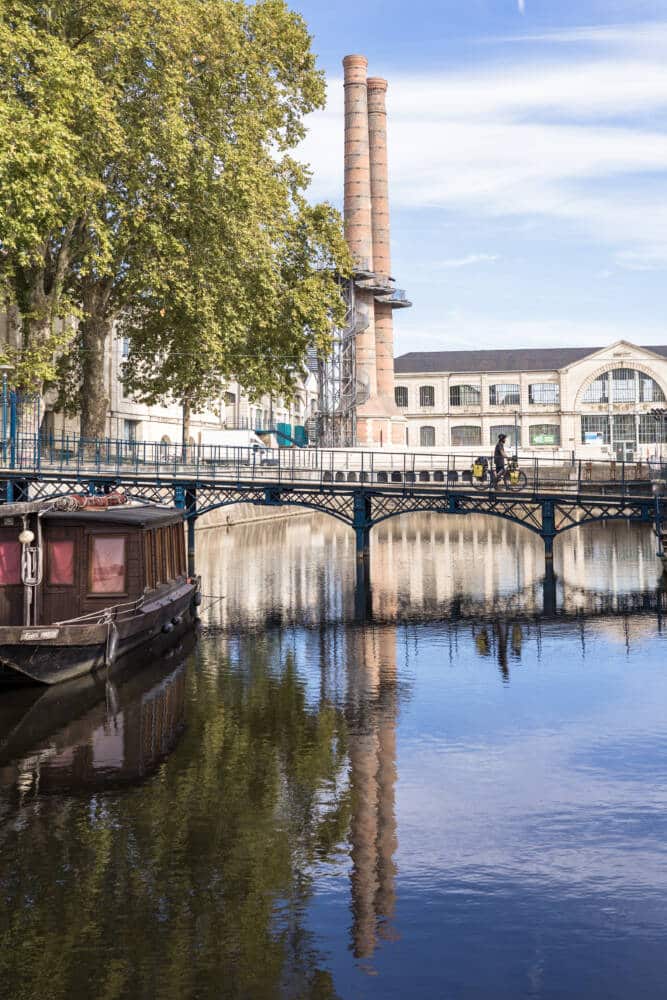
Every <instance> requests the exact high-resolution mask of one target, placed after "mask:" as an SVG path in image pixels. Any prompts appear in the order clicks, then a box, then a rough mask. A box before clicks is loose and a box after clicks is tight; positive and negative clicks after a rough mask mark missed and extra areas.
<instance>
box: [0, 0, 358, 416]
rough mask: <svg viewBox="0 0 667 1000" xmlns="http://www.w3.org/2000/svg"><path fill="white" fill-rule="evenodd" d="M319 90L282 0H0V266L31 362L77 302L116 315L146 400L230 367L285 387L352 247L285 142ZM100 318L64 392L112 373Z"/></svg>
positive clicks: (58, 343)
mask: <svg viewBox="0 0 667 1000" xmlns="http://www.w3.org/2000/svg"><path fill="white" fill-rule="evenodd" d="M324 93H325V90H324V80H323V76H322V74H321V73H320V72H319V71H317V69H316V68H315V60H314V56H313V53H312V50H311V47H310V38H309V35H308V32H307V29H306V26H305V24H304V22H303V19H302V18H301V17H300V16H299V15H297V14H295V13H294V12H292V11H290V10H289V9H288V8H287V6H286V4H285V2H284V0H258V2H256V3H246V2H242V0H194V2H193V0H113V2H112V0H89V2H86V3H85V4H82V3H81V2H80V0H58V2H55V0H54V2H46V0H45V2H42V3H39V4H34V3H30V2H19V0H5V2H4V4H3V7H2V15H1V18H0V233H1V234H2V236H1V237H0V263H1V273H0V280H3V279H4V281H5V283H6V284H7V285H8V286H9V287H10V288H11V289H12V294H13V298H14V300H15V301H16V302H17V303H18V305H19V308H20V312H21V316H22V320H23V327H24V332H25V334H26V342H27V343H29V344H33V345H35V348H34V349H35V350H37V349H39V350H40V351H41V355H40V358H41V357H42V356H43V357H44V362H42V361H41V360H40V361H39V363H37V362H36V359H35V358H34V356H33V355H27V356H26V360H25V363H24V367H26V368H27V369H31V367H32V369H33V374H34V379H33V380H34V381H40V380H42V379H43V378H44V377H52V376H53V370H52V366H51V369H49V368H48V364H46V362H47V361H48V363H49V364H50V363H51V362H52V360H53V352H54V350H62V347H63V343H64V341H63V340H62V339H60V340H56V339H54V338H55V337H56V333H57V330H58V329H60V327H59V326H58V324H57V322H56V321H57V319H58V318H59V317H63V316H65V315H71V314H72V312H73V311H75V312H78V314H79V315H80V317H81V321H82V323H83V324H84V325H85V324H86V323H87V322H88V321H89V320H90V324H91V326H92V327H93V328H94V331H103V330H104V328H105V327H104V323H102V322H101V320H102V319H104V320H107V321H111V320H113V319H115V318H117V317H119V316H120V317H121V318H122V322H123V327H124V332H125V334H126V335H128V336H129V337H130V340H131V353H130V358H129V362H128V365H127V367H126V383H127V387H128V389H129V390H131V391H134V392H136V393H137V394H138V395H140V396H142V397H143V398H144V399H146V400H147V401H157V400H165V399H168V398H173V399H178V400H182V401H184V402H186V403H187V405H188V406H189V407H191V408H193V409H198V408H201V407H203V406H204V405H205V404H207V403H211V402H212V401H214V400H216V399H217V398H219V395H220V380H221V379H222V378H229V377H232V376H233V377H238V378H240V380H241V382H242V383H243V385H244V387H245V388H246V389H247V390H248V391H250V392H251V393H255V394H260V393H263V392H265V391H271V392H274V393H279V394H281V395H285V396H289V395H290V392H291V390H292V387H293V384H294V380H295V375H296V373H297V372H298V370H299V369H300V366H301V364H302V362H303V358H304V355H305V352H306V349H307V348H308V347H309V346H311V345H316V346H319V347H323V346H324V345H325V344H326V343H327V338H328V336H329V333H330V330H331V327H332V324H334V323H335V322H338V321H340V319H341V317H342V303H341V298H340V294H339V286H338V284H337V282H336V280H335V278H334V272H335V271H338V272H339V273H345V272H346V271H347V269H348V268H349V266H350V261H349V257H348V253H347V248H346V246H345V243H344V240H343V237H342V227H341V221H340V218H339V216H338V214H337V213H336V212H335V211H334V210H333V209H332V208H331V207H330V206H328V205H318V206H314V207H313V206H311V205H309V204H307V202H306V201H305V200H304V191H305V188H306V187H307V183H308V172H307V170H306V169H305V168H304V167H303V166H302V165H300V164H298V163H297V162H295V161H294V160H293V159H292V158H291V156H290V151H291V150H292V149H293V148H294V147H295V145H296V144H297V143H298V142H299V141H300V139H301V138H302V137H303V135H304V115H305V114H307V113H308V112H310V111H312V110H313V109H314V108H317V107H321V106H322V104H323V102H324ZM106 328H107V329H108V322H107V327H106ZM94 335H95V336H98V335H99V336H102V335H103V334H102V333H101V332H100V333H99V334H98V333H95V334H94ZM90 337H91V333H90V331H88V333H87V335H86V334H84V336H83V338H82V339H79V340H77V341H76V342H74V343H73V344H72V355H73V358H72V359H71V360H70V361H69V362H67V363H66V365H65V367H66V369H67V373H68V377H67V378H66V379H65V380H64V383H63V385H64V390H65V391H64V392H63V400H64V402H69V404H70V406H71V405H73V404H74V405H76V404H78V402H79V400H80V397H81V394H82V391H84V383H85V393H89V392H90V391H91V385H92V391H97V387H98V385H99V384H101V380H99V379H96V378H95V372H94V371H93V370H91V365H92V366H95V365H97V366H99V363H100V362H99V357H100V352H99V351H97V350H90V349H89V350H88V351H86V350H83V351H81V349H80V348H81V344H82V343H84V344H85V343H87V344H88V345H89V348H90V343H91V340H90ZM156 358H157V363H156ZM45 364H46V368H45V367H44V366H45Z"/></svg>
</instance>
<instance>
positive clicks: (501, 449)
mask: <svg viewBox="0 0 667 1000" xmlns="http://www.w3.org/2000/svg"><path fill="white" fill-rule="evenodd" d="M505 441H507V435H506V434H499V435H498V443H497V444H496V447H495V451H494V452H493V464H494V465H495V467H496V475H495V482H496V483H497V482H498V481H499V480H500V479H502V478H503V476H504V475H505V464H506V462H507V453H506V451H505Z"/></svg>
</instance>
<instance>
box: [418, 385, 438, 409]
mask: <svg viewBox="0 0 667 1000" xmlns="http://www.w3.org/2000/svg"><path fill="white" fill-rule="evenodd" d="M419 405H420V406H435V389H434V388H433V386H432V385H420V386H419Z"/></svg>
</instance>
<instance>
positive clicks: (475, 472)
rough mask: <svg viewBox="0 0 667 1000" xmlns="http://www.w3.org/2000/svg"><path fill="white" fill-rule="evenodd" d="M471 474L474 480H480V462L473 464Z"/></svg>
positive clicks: (481, 471) (481, 469)
mask: <svg viewBox="0 0 667 1000" xmlns="http://www.w3.org/2000/svg"><path fill="white" fill-rule="evenodd" d="M472 474H473V476H474V477H475V479H481V478H482V476H483V475H484V466H483V465H482V463H481V462H475V464H474V465H473V467H472Z"/></svg>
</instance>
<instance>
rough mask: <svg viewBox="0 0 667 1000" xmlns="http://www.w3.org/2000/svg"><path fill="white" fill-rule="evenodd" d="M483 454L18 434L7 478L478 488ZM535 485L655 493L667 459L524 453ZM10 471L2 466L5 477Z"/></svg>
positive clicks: (6, 458)
mask: <svg viewBox="0 0 667 1000" xmlns="http://www.w3.org/2000/svg"><path fill="white" fill-rule="evenodd" d="M478 454H479V453H470V454H460V453H456V454H452V453H439V452H435V451H423V452H399V451H397V452H391V451H386V450H382V451H371V450H364V449H356V450H354V449H321V448H284V447H281V448H268V447H262V446H260V445H252V446H244V447H232V446H229V445H215V444H211V445H177V444H167V443H163V442H156V441H132V440H128V439H121V438H104V439H82V438H79V437H73V438H69V437H68V436H67V435H62V436H60V437H47V438H44V437H42V436H41V435H39V434H16V435H14V436H13V437H12V438H11V442H10V443H9V444H7V442H5V447H3V449H2V451H1V456H0V457H1V462H2V466H3V467H4V470H5V475H7V474H11V475H12V476H16V475H19V474H21V473H23V474H26V475H27V474H35V473H39V472H50V473H62V474H63V476H67V477H71V476H72V475H74V476H82V477H84V476H85V474H86V473H96V474H104V475H109V476H111V477H113V476H124V475H127V474H132V473H133V474H136V475H141V476H150V477H152V478H155V479H163V478H165V477H170V478H180V477H182V478H187V479H195V480H200V479H227V480H229V479H237V480H241V479H243V480H249V479H252V480H265V481H273V482H275V481H278V482H288V481H292V482H303V483H309V484H311V485H312V484H315V483H319V484H320V485H322V486H324V485H327V484H342V483H362V484H363V483H367V484H373V485H380V486H399V487H403V488H406V487H408V486H409V487H411V488H419V487H428V486H431V487H433V486H436V487H438V488H443V489H452V488H467V489H472V488H474V486H475V482H474V480H473V476H472V465H473V462H474V460H475V459H476V458H477V457H478ZM519 467H520V468H521V469H522V470H523V472H524V473H525V474H526V477H527V481H528V482H527V488H528V489H529V490H531V491H533V492H535V491H539V490H549V491H553V490H558V491H561V492H567V493H571V492H585V493H590V492H595V491H596V490H599V491H602V492H604V493H605V494H608V493H614V495H620V496H626V495H627V496H632V495H637V494H644V495H646V494H650V493H651V490H652V488H654V489H656V490H657V489H658V488H659V484H660V483H661V482H664V480H665V479H667V465H665V463H662V462H647V461H639V462H615V461H593V460H586V459H574V458H568V459H566V458H563V457H560V458H559V457H557V456H552V455H549V456H544V457H537V458H536V457H534V456H531V457H526V458H523V459H522V458H521V457H519ZM1 476H2V471H1V470H0V477H1Z"/></svg>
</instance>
